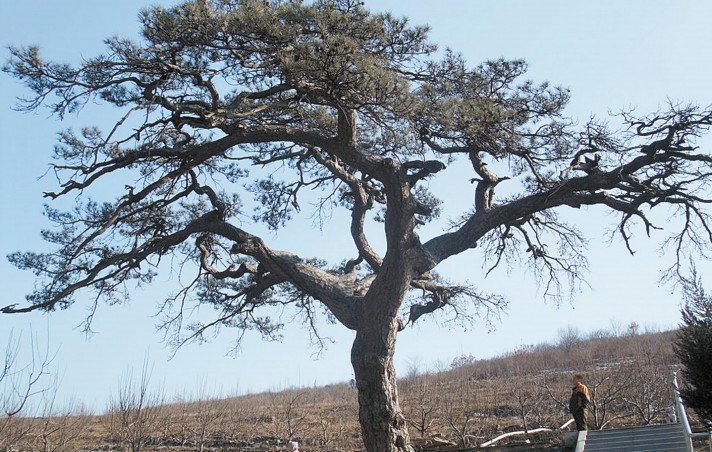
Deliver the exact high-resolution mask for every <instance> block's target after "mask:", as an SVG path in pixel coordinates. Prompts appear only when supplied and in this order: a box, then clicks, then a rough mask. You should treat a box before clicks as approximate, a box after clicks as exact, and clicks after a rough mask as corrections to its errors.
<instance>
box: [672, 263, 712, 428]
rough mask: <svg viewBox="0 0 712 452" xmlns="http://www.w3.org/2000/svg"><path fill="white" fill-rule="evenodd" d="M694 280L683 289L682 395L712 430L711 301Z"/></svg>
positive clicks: (678, 347) (677, 349)
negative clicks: (711, 370)
mask: <svg viewBox="0 0 712 452" xmlns="http://www.w3.org/2000/svg"><path fill="white" fill-rule="evenodd" d="M693 276H694V277H693V278H692V279H690V280H689V281H687V283H686V284H685V285H684V292H683V293H684V301H685V305H684V307H683V308H682V311H681V312H682V325H681V327H680V332H679V333H678V337H677V342H676V344H675V353H676V354H677V356H678V357H679V358H680V362H681V363H682V365H683V368H682V371H681V372H682V375H683V377H684V380H683V386H682V388H681V390H680V395H681V396H682V398H683V400H684V401H685V404H686V405H687V406H688V407H690V408H693V409H694V410H695V412H696V413H697V414H698V415H699V416H700V418H701V420H702V421H703V422H704V423H705V424H706V425H708V426H712V372H710V369H712V297H711V296H710V295H708V294H706V293H705V291H704V289H703V286H702V280H701V279H700V278H698V277H697V275H696V274H694V275H693Z"/></svg>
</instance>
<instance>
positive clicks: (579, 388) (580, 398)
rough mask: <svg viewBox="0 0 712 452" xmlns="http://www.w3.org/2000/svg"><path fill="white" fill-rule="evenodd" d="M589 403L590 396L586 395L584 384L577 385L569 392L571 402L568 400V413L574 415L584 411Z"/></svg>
mask: <svg viewBox="0 0 712 452" xmlns="http://www.w3.org/2000/svg"><path fill="white" fill-rule="evenodd" d="M590 402H591V395H590V394H589V393H588V388H587V387H586V385H584V384H581V383H579V384H577V385H576V386H574V388H573V391H572V392H571V400H569V411H570V412H571V413H576V412H578V411H582V410H585V409H586V408H587V407H588V404H589V403H590Z"/></svg>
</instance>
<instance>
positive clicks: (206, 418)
mask: <svg viewBox="0 0 712 452" xmlns="http://www.w3.org/2000/svg"><path fill="white" fill-rule="evenodd" d="M674 334H675V333H674V332H663V333H651V334H642V335H625V336H620V335H618V336H614V335H601V336H600V337H595V338H588V339H586V340H578V341H574V342H572V343H566V344H558V345H556V346H538V347H527V348H521V349H519V350H516V351H514V352H512V353H510V354H507V355H506V356H501V357H499V358H496V359H489V360H479V361H478V360H474V359H472V358H471V357H462V358H461V359H458V360H457V361H456V362H455V363H453V366H451V368H450V369H448V370H446V371H440V372H421V373H418V372H411V375H409V376H408V378H404V379H402V380H401V381H400V384H399V390H400V397H401V406H402V409H403V412H404V415H405V416H406V418H407V420H408V422H409V425H410V427H411V437H412V439H413V442H414V443H415V445H416V446H417V447H418V448H419V449H420V450H452V451H454V450H468V449H470V448H475V447H477V446H478V445H479V444H481V443H483V442H484V441H487V440H489V439H491V438H493V437H496V436H498V435H500V434H502V433H503V432H509V431H514V430H523V429H525V428H526V429H528V430H532V429H535V428H539V427H549V428H553V429H556V428H557V427H559V426H560V425H561V424H563V423H564V422H565V421H566V420H567V419H568V418H569V416H568V414H567V413H566V406H565V405H566V402H567V401H568V395H569V391H570V388H569V380H570V376H571V373H572V372H573V371H576V372H582V373H584V374H585V376H586V378H587V381H586V382H587V384H588V386H589V388H590V389H591V390H592V392H594V393H595V397H596V399H595V400H594V402H596V404H595V406H594V412H593V414H594V416H593V417H592V424H593V425H592V427H594V428H600V427H611V426H621V425H633V424H642V423H646V422H650V423H656V422H661V421H663V420H664V418H665V411H664V410H665V407H667V406H669V405H671V404H672V392H671V384H670V379H671V373H672V370H673V369H674V368H675V367H676V366H677V360H676V359H675V356H674V354H673V352H672V342H673V340H674ZM643 383H645V384H644V385H643ZM127 394H128V395H124V397H126V398H132V397H133V398H135V397H138V395H139V394H141V391H140V388H139V390H138V391H133V392H132V391H127ZM144 395H148V394H144ZM147 399H148V400H150V398H148V397H147ZM129 401H130V400H126V401H125V402H129ZM121 406H124V408H121ZM6 421H11V422H7V425H8V426H11V428H10V427H8V426H6V427H5V428H4V429H3V427H0V435H5V436H8V435H9V432H10V431H13V432H15V436H16V437H17V438H18V439H17V440H16V441H15V442H14V446H13V447H14V449H9V446H6V449H8V450H47V451H50V450H51V451H63V450H66V451H70V450H71V451H76V450H147V451H148V450H159V449H160V450H166V449H169V450H181V451H194V450H196V451H199V450H222V451H231V450H234V451H238V450H239V451H283V450H286V441H287V440H288V439H293V440H297V441H299V443H300V448H301V450H303V451H315V452H316V451H329V452H335V451H359V450H362V447H361V443H360V431H359V426H358V407H357V401H356V392H355V390H353V389H350V388H349V387H348V385H347V384H337V385H330V386H326V387H319V388H293V389H288V390H284V391H281V392H268V393H261V394H250V395H244V396H240V397H234V398H230V399H223V400H210V399H209V397H204V398H202V400H194V401H179V402H175V403H161V404H159V405H157V406H154V405H150V404H147V405H144V406H140V404H136V403H134V404H133V405H132V404H131V403H124V404H119V403H117V404H116V405H115V408H114V410H113V411H112V412H110V413H108V414H105V415H102V416H60V417H40V418H36V419H23V418H12V419H9V420H8V419H6ZM22 431H24V432H25V433H24V434H20V435H18V432H22ZM0 437H1V436H0ZM525 440H527V438H523V437H517V438H513V439H509V442H508V444H504V445H499V444H498V446H499V447H498V448H492V449H489V450H498V449H499V450H511V451H516V450H561V447H562V446H561V433H560V432H558V431H554V432H552V433H543V434H536V435H531V436H530V437H529V438H528V440H527V441H528V443H525ZM6 443H7V441H6ZM2 444H3V443H2V441H1V440H0V450H3V447H2ZM504 446H506V449H501V447H504Z"/></svg>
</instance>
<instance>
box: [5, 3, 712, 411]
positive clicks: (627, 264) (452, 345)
mask: <svg viewBox="0 0 712 452" xmlns="http://www.w3.org/2000/svg"><path fill="white" fill-rule="evenodd" d="M175 3H176V2H174V1H169V0H162V1H154V2H151V1H150V0H147V1H143V0H123V1H121V2H103V1H96V0H64V1H62V2H56V1H50V0H27V1H24V2H11V1H9V0H0V46H3V47H2V49H0V60H6V59H7V58H8V56H9V53H8V51H7V49H6V47H7V46H8V45H29V44H37V45H39V46H40V47H41V49H42V52H43V54H44V55H45V56H46V57H47V58H49V59H53V60H57V61H67V62H75V63H76V62H78V61H79V60H80V58H82V57H85V58H87V57H91V56H93V55H95V54H97V53H99V52H101V51H102V50H103V44H102V39H104V38H106V37H109V36H113V35H120V36H123V37H129V38H138V22H137V20H136V17H137V13H138V11H139V9H140V8H142V7H145V6H149V5H151V4H160V5H164V6H170V5H173V4H175ZM366 6H367V7H369V8H371V9H372V10H376V11H391V12H393V13H394V14H395V15H397V16H406V17H409V18H410V20H411V22H412V23H413V24H429V25H430V27H431V33H430V36H431V39H432V40H433V41H434V42H436V43H438V44H439V45H440V46H441V47H442V48H444V47H450V48H452V49H453V50H455V51H457V52H460V53H462V54H463V55H464V57H465V58H466V59H467V60H468V61H469V62H470V64H472V65H477V64H479V63H480V62H482V61H484V60H487V59H495V58H499V57H502V56H503V57H506V58H524V59H525V60H527V62H528V63H529V72H528V74H527V77H528V78H531V79H533V80H535V81H544V80H549V81H550V82H552V83H553V84H557V85H562V86H565V87H568V88H569V89H570V90H571V96H572V99H571V103H570V106H569V108H568V109H567V113H568V114H569V115H570V116H572V117H574V118H577V119H578V120H579V122H585V121H586V120H587V119H588V118H589V117H590V116H591V115H596V116H599V117H605V116H606V115H607V114H608V113H609V112H611V111H613V112H615V111H619V110H621V109H624V108H629V107H635V108H637V110H638V111H639V112H641V113H646V112H652V111H655V110H657V109H658V108H660V107H663V106H664V105H665V103H666V102H667V100H668V99H670V100H672V101H681V102H686V101H694V102H697V103H699V104H701V105H712V90H710V87H709V78H710V72H712V58H711V57H712V48H710V47H709V43H710V42H712V28H710V27H709V23H708V21H709V18H710V17H712V3H709V2H699V1H694V0H675V1H661V0H645V1H639V0H628V1H625V2H621V1H618V0H613V1H609V0H606V1H604V0H598V1H596V2H571V1H553V0H541V1H537V2H532V1H528V0H518V1H516V0H500V1H497V2H493V1H478V0H441V1H439V2H432V1H429V0H411V1H408V2H404V1H396V0H388V1H376V0H367V1H366ZM27 94H28V93H27V91H25V89H24V88H23V87H22V86H21V85H20V83H19V82H18V81H16V80H14V79H12V78H10V77H9V76H8V75H7V74H4V73H3V74H0V136H2V138H3V140H2V142H0V159H1V160H0V208H1V212H2V215H0V286H1V287H2V288H3V290H2V292H1V293H0V305H1V306H5V305H8V304H12V303H18V302H19V303H21V302H23V301H24V298H23V296H24V294H26V293H28V292H29V291H30V290H31V288H32V284H33V280H32V275H31V274H28V273H27V272H21V271H19V270H17V269H15V268H14V267H12V266H11V265H10V264H9V263H8V262H7V260H6V258H5V256H6V255H7V254H8V253H11V252H13V251H18V250H35V251H41V250H43V249H44V247H45V246H46V245H45V244H44V242H42V241H41V239H40V237H39V232H40V230H41V229H42V228H44V227H47V226H48V223H47V222H46V220H45V218H44V217H43V215H42V205H43V204H44V203H45V199H43V198H42V192H43V191H48V190H52V189H54V188H55V185H54V182H55V181H54V180H53V179H52V177H50V176H46V177H43V178H40V176H42V175H43V174H45V172H46V170H47V165H48V163H49V162H50V156H51V152H52V148H53V145H54V143H55V139H56V133H57V132H58V131H59V130H61V129H63V128H65V127H67V126H70V125H73V126H75V127H81V126H82V125H89V124H93V123H94V122H96V121H101V120H102V118H101V117H97V116H96V115H101V111H102V110H101V108H98V107H97V108H94V107H91V108H90V109H89V110H90V113H87V112H85V114H81V113H80V114H79V115H72V116H70V117H68V118H67V119H66V120H65V121H64V122H63V123H60V122H59V121H58V120H56V119H55V118H51V117H49V114H48V112H47V111H43V110H40V111H38V112H36V113H21V112H17V111H15V110H13V109H12V107H13V105H15V99H16V98H18V97H22V96H24V95H27ZM445 181H446V182H445V184H446V185H443V186H441V187H440V189H442V190H445V193H448V194H449V196H450V197H451V198H453V199H455V200H456V202H454V204H457V203H458V202H459V203H460V204H461V205H462V204H463V203H465V204H466V203H467V202H469V200H470V199H471V194H470V193H471V186H470V185H469V183H468V182H467V181H466V180H459V181H458V180H456V178H455V177H450V178H445ZM438 183H442V182H438ZM461 187H462V188H461ZM454 214H455V213H454V212H453V215H454ZM581 220H582V221H581V222H580V223H579V225H580V226H581V227H582V228H583V229H584V230H586V232H588V234H589V237H590V238H591V247H590V250H589V254H588V257H589V260H590V264H591V265H590V267H591V273H590V274H589V275H588V278H587V280H588V283H589V285H590V287H589V288H586V289H584V290H583V291H582V292H581V293H580V294H578V296H577V297H576V298H575V300H574V301H573V302H572V303H564V304H561V305H559V306H556V305H552V304H550V303H549V304H547V303H546V302H544V301H543V299H542V296H541V291H540V290H539V289H538V288H537V285H536V281H534V278H533V276H532V275H531V274H527V273H526V272H524V271H523V270H518V269H515V270H513V271H512V272H511V273H509V274H508V273H507V272H496V274H494V275H491V276H489V277H488V278H487V279H483V275H484V272H483V271H482V268H481V266H482V264H481V262H480V261H479V258H478V256H476V255H475V254H466V253H465V254H463V255H460V256H457V258H455V259H452V260H450V261H448V262H446V263H444V265H442V266H441V267H438V269H437V270H438V272H439V273H441V274H443V275H444V276H446V277H448V278H451V279H454V280H461V281H462V280H469V281H472V282H476V283H477V284H478V285H480V286H481V287H483V288H487V289H489V290H497V291H498V292H499V293H501V294H502V295H505V296H507V297H508V299H509V300H510V309H509V311H508V312H507V313H505V314H503V315H502V316H501V318H500V320H499V321H495V323H494V324H493V325H487V324H484V323H479V324H477V325H475V326H474V327H473V328H467V329H461V328H457V327H452V326H450V325H448V324H446V323H444V322H442V320H443V319H441V321H424V322H419V323H418V324H416V325H415V326H414V327H412V328H408V329H406V330H404V331H403V332H402V333H400V335H399V338H398V345H397V350H396V356H395V360H396V367H397V371H398V373H399V375H405V374H406V373H408V372H410V371H413V370H421V371H422V370H428V369H437V368H443V367H447V366H449V364H450V363H451V362H452V360H453V359H454V358H456V357H458V356H461V355H472V356H474V357H475V358H487V357H492V356H497V355H500V354H503V353H506V352H509V351H512V350H514V349H515V348H518V347H521V346H525V345H530V344H539V343H543V342H555V341H556V339H557V337H558V336H559V334H561V332H562V331H564V330H565V329H567V328H570V327H572V328H576V329H578V330H580V331H581V332H582V333H587V332H591V331H594V330H600V329H607V330H611V329H614V330H615V329H618V330H620V329H625V328H626V326H627V325H629V324H630V323H631V322H637V323H638V324H639V325H640V326H641V328H643V329H649V330H656V329H662V330H665V329H672V328H675V327H676V326H677V325H678V324H679V323H680V314H679V309H680V296H679V294H676V293H673V292H672V291H671V287H669V286H660V285H659V284H658V277H659V274H660V270H661V269H662V268H664V267H665V258H664V256H660V254H659V253H658V251H657V246H658V245H659V243H658V242H657V241H656V238H659V236H657V235H655V234H654V235H653V237H652V238H650V239H648V238H646V237H645V236H644V234H642V231H640V230H639V231H637V232H638V236H636V239H635V240H634V242H633V244H634V247H635V249H636V254H635V255H634V256H631V255H630V254H629V253H627V252H626V250H625V249H624V247H623V246H622V244H621V243H618V242H614V243H613V244H610V245H609V244H608V243H607V242H606V241H605V240H604V238H605V237H604V236H605V234H604V233H605V231H604V227H603V225H604V224H608V223H606V221H607V220H610V221H613V219H610V218H605V217H603V216H602V215H601V213H600V212H597V211H590V212H586V213H584V214H583V215H581ZM342 229H343V228H342V227H341V224H340V223H339V222H336V221H335V222H334V223H333V224H329V225H327V226H326V227H325V228H324V229H323V230H316V229H308V228H306V229H304V230H300V231H298V233H299V236H300V240H299V242H303V243H301V245H302V246H305V247H306V248H309V247H312V250H311V251H312V252H311V254H312V255H313V254H321V253H322V252H325V253H327V254H328V253H329V252H338V251H339V246H334V245H330V246H329V247H327V248H328V249H325V247H323V246H320V244H324V243H329V244H338V243H340V242H339V240H340V239H339V238H338V237H339V233H340V232H342ZM423 239H424V240H427V237H423ZM272 240H273V241H274V244H275V245H277V247H279V246H282V245H284V247H285V248H288V247H290V246H292V245H294V240H293V236H290V235H288V234H283V235H281V236H279V237H272ZM294 246H297V245H294ZM314 248H316V249H317V251H316V252H315V251H314ZM320 248H321V249H320ZM304 253H305V255H309V254H310V253H308V250H305V251H304ZM698 266H699V268H700V270H701V273H702V275H703V277H704V275H705V273H706V272H707V271H708V270H709V269H710V268H711V267H710V265H709V263H706V262H702V263H698ZM173 283H175V281H170V280H169V279H168V277H164V278H163V279H161V278H159V280H158V281H157V283H156V287H152V288H149V289H147V290H144V291H137V292H135V293H134V294H133V298H132V300H131V303H130V304H129V305H126V306H102V307H101V309H100V310H99V312H98V313H97V316H96V318H95V321H94V324H93V329H94V330H95V333H94V334H93V335H91V336H86V335H84V334H83V333H82V332H81V331H80V329H78V325H79V324H80V323H81V322H82V320H83V319H84V317H85V316H86V314H87V311H86V305H83V306H82V305H81V304H78V305H75V306H73V307H72V308H71V309H69V310H65V311H60V312H55V313H52V314H51V315H48V314H41V313H31V314H24V315H12V316H8V315H0V347H3V348H2V349H0V351H2V350H4V346H5V344H7V343H8V341H9V339H10V337H12V338H14V339H15V340H18V339H19V340H20V343H21V358H22V359H24V360H25V362H29V361H28V360H29V359H30V358H29V356H30V350H31V344H32V343H35V344H37V345H39V347H40V348H41V349H42V350H49V353H50V354H51V355H52V356H53V359H52V362H51V363H50V370H51V371H52V373H53V374H54V375H56V376H57V377H58V379H59V385H58V388H59V389H58V395H59V399H60V400H63V401H66V403H76V402H81V403H82V404H84V405H86V406H87V407H88V408H90V409H92V410H94V411H97V412H100V411H103V410H104V409H106V407H107V406H108V403H109V401H110V400H111V398H112V397H115V394H117V391H118V387H119V381H120V380H121V378H122V376H126V375H128V374H130V373H132V372H133V374H136V373H139V372H140V371H141V368H142V366H143V363H144V362H147V363H148V367H149V368H150V369H151V372H152V376H151V381H152V384H153V385H155V387H156V388H157V390H161V391H162V392H163V393H164V394H165V395H166V397H167V398H169V399H170V398H172V397H175V396H181V397H191V396H192V395H193V394H194V392H195V390H196V389H197V388H198V387H203V388H206V387H207V388H210V390H211V391H212V392H213V393H214V395H229V394H244V393H248V392H261V391H266V390H280V389H284V388H288V387H294V386H312V385H325V384H330V383H336V382H344V381H347V380H349V379H350V378H352V370H351V366H350V363H349V350H350V346H351V341H352V339H353V333H352V332H350V331H348V330H346V329H345V328H343V327H340V326H329V325H327V326H324V328H323V331H322V333H323V334H324V335H326V336H330V337H331V338H333V343H331V344H329V346H328V348H327V349H326V350H324V351H322V352H321V353H317V352H318V350H317V349H315V348H313V347H310V340H309V335H308V332H307V331H305V330H304V329H303V328H302V327H301V326H300V325H292V326H289V327H288V328H287V330H286V331H285V334H284V336H285V339H284V341H283V342H279V343H266V342H263V341H261V340H260V338H259V337H252V336H249V337H248V338H247V340H246V341H245V342H244V344H243V347H242V349H241V352H240V353H239V354H238V355H237V356H231V355H230V354H229V351H230V349H231V341H232V339H234V336H235V334H236V333H235V332H234V331H229V330H223V331H221V332H220V334H219V335H218V336H217V337H216V338H215V339H214V340H212V341H211V342H209V343H206V344H202V345H188V346H186V347H184V348H182V349H180V350H179V351H178V352H177V353H176V354H175V356H174V355H173V353H172V350H171V349H170V348H168V347H167V346H166V345H165V343H163V342H162V341H161V339H162V335H161V334H160V332H157V331H156V319H155V318H154V317H153V314H155V306H156V304H157V303H158V302H160V297H161V295H162V294H165V290H166V289H165V288H166V287H169V286H170V285H171V284H173ZM173 287H175V286H173Z"/></svg>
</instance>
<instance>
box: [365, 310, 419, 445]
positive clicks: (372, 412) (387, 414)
mask: <svg viewBox="0 0 712 452" xmlns="http://www.w3.org/2000/svg"><path fill="white" fill-rule="evenodd" d="M383 317H384V316H381V319H373V318H369V319H368V320H367V321H366V322H364V324H363V325H362V327H361V328H359V329H358V331H357V333H356V339H355V340H354V343H353V347H352V349H351V363H352V365H353V368H354V376H355V379H356V387H357V389H358V401H359V421H360V424H361V435H362V437H363V444H364V446H365V448H366V450H367V451H368V452H412V451H413V448H412V447H411V446H410V436H409V434H408V427H407V424H406V421H405V418H404V417H403V414H402V413H401V409H400V405H399V403H398V388H397V385H396V372H395V367H394V366H393V354H394V352H395V344H396V334H397V332H398V326H399V322H400V320H399V319H398V318H397V317H396V316H393V317H391V318H390V319H387V318H386V319H384V318H383Z"/></svg>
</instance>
